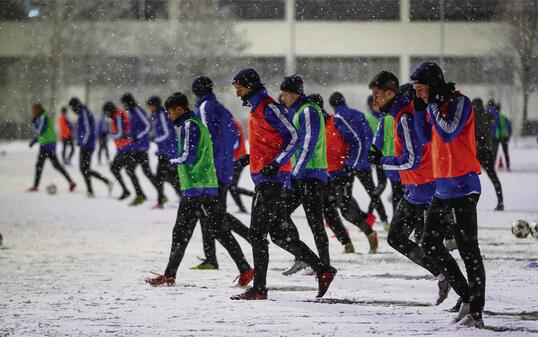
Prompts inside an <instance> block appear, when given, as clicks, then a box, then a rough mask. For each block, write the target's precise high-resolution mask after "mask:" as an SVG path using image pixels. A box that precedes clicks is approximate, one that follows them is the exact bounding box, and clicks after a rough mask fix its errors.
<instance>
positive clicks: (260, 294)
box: [230, 288, 267, 301]
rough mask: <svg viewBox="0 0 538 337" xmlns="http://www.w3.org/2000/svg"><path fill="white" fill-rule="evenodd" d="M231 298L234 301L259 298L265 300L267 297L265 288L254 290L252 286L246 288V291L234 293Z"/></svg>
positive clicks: (257, 299)
mask: <svg viewBox="0 0 538 337" xmlns="http://www.w3.org/2000/svg"><path fill="white" fill-rule="evenodd" d="M230 299H232V300H236V301H241V300H245V301H259V300H266V299H267V289H265V290H256V289H254V288H248V289H247V291H245V292H244V293H242V294H239V295H235V296H232V297H230Z"/></svg>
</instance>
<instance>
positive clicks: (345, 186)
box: [323, 176, 372, 245]
mask: <svg viewBox="0 0 538 337" xmlns="http://www.w3.org/2000/svg"><path fill="white" fill-rule="evenodd" d="M353 179H354V178H353V177H352V176H351V177H347V176H341V177H332V178H331V179H330V180H329V183H328V184H327V193H325V197H324V200H323V216H324V217H325V221H326V222H327V224H328V225H329V227H330V228H331V230H332V231H333V232H334V234H335V235H336V238H337V239H338V241H340V243H342V244H343V245H345V244H347V243H349V242H351V240H350V239H349V235H348V234H347V231H346V229H345V227H344V225H343V224H342V220H341V219H340V215H339V214H338V209H340V212H341V213H342V216H343V217H344V219H346V220H347V221H349V222H351V223H352V224H354V225H355V226H357V227H359V229H360V230H361V231H362V232H363V233H364V234H366V235H370V234H371V233H372V228H370V226H368V224H367V223H366V221H365V219H366V216H367V214H366V213H364V212H363V211H361V209H360V207H359V204H358V203H357V200H355V198H354V197H353V193H352V192H353Z"/></svg>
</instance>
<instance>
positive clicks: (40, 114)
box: [27, 103, 77, 192]
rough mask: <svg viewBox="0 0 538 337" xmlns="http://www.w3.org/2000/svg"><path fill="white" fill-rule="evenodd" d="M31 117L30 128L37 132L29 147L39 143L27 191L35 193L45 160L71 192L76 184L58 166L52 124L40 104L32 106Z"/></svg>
mask: <svg viewBox="0 0 538 337" xmlns="http://www.w3.org/2000/svg"><path fill="white" fill-rule="evenodd" d="M32 116H33V118H32V126H33V127H34V128H35V129H36V130H37V135H36V136H35V137H34V138H33V139H32V141H31V142H30V147H32V146H34V144H35V143H39V154H38V156H37V162H36V166H35V177H34V185H33V186H32V187H30V188H29V189H28V190H27V191H28V192H37V189H38V187H39V181H40V180H41V173H42V172H43V165H44V164H45V159H49V160H50V162H51V163H52V166H53V167H54V168H55V169H56V170H57V171H58V172H60V173H61V174H62V175H63V176H64V177H65V179H66V180H67V182H68V183H69V191H70V192H73V191H74V190H75V188H76V187H77V184H75V182H73V180H72V179H71V177H70V176H69V173H67V171H66V170H65V168H64V167H63V166H62V165H61V164H60V162H59V161H58V157H57V156H56V130H54V123H53V122H52V121H51V118H50V117H49V115H48V113H47V112H46V111H45V109H44V108H43V106H42V105H41V103H36V104H34V105H32Z"/></svg>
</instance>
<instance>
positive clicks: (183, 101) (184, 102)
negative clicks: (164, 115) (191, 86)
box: [164, 92, 189, 110]
mask: <svg viewBox="0 0 538 337" xmlns="http://www.w3.org/2000/svg"><path fill="white" fill-rule="evenodd" d="M164 106H165V108H166V110H168V109H171V108H175V107H178V106H179V107H182V108H183V109H185V110H189V99H188V98H187V96H185V94H183V93H181V92H174V93H173V94H172V95H170V96H169V97H168V98H167V99H166V102H165V103H164Z"/></svg>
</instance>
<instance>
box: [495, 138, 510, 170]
mask: <svg viewBox="0 0 538 337" xmlns="http://www.w3.org/2000/svg"><path fill="white" fill-rule="evenodd" d="M509 141H510V139H509V138H503V139H494V140H493V142H492V143H493V158H494V159H496V158H497V151H499V143H501V147H502V149H503V152H504V157H505V158H506V168H507V169H510V154H509V153H508V142H509ZM494 162H495V160H494Z"/></svg>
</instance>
